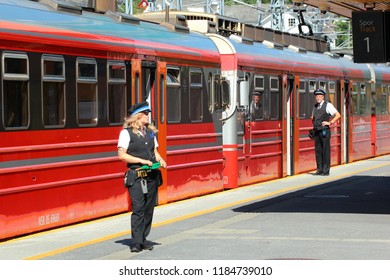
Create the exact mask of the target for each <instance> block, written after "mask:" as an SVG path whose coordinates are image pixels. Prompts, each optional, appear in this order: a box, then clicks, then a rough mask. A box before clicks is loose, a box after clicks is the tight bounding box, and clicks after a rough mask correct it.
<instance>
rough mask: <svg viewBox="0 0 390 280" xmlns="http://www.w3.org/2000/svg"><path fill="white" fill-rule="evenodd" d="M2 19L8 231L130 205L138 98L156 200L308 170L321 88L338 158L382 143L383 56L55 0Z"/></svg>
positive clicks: (354, 156) (19, 5) (387, 75)
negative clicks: (375, 58) (365, 59)
mask: <svg viewBox="0 0 390 280" xmlns="http://www.w3.org/2000/svg"><path fill="white" fill-rule="evenodd" d="M45 3H48V1H46V2H45ZM0 26H1V28H0V54H1V61H0V66H1V75H0V78H1V81H0V83H1V88H0V96H1V99H0V100H1V101H0V102H1V103H0V133H1V137H0V239H2V240H4V239H8V238H12V237H15V236H20V235H24V234H28V233H32V232H38V231H42V230H46V229H50V228H55V227H59V226H63V225H68V224H72V223H77V222H81V221H85V220H90V219H94V218H98V217H103V216H108V215H113V214H117V213H122V212H126V211H129V210H131V205H130V204H129V200H128V197H127V196H128V194H127V192H126V190H125V189H124V187H123V175H124V171H125V166H124V165H123V163H122V162H120V161H119V160H118V159H117V149H116V144H117V139H118V135H119V132H120V130H121V127H122V122H123V118H124V116H125V114H126V111H127V108H129V106H131V104H134V103H135V102H138V101H142V100H148V101H149V103H150V104H151V108H152V113H151V116H150V117H151V120H153V121H154V122H155V124H156V126H157V127H158V129H159V134H158V141H159V151H160V153H161V154H162V155H163V156H164V158H166V159H167V163H168V168H167V169H165V170H163V176H164V185H163V186H162V187H160V189H159V199H158V202H157V203H159V204H166V203H169V202H173V201H177V200H182V199H186V198H190V197H197V196H201V195H204V194H208V193H213V192H219V191H223V190H225V189H229V188H236V187H240V186H244V185H249V184H254V183H259V182H262V181H266V180H272V179H276V178H281V177H285V176H289V175H294V174H299V173H304V172H309V171H311V170H313V169H315V159H314V158H315V157H314V146H313V142H312V141H311V140H310V139H309V138H308V136H307V134H308V131H309V129H311V121H310V115H311V110H312V106H313V104H314V101H315V99H314V97H313V95H312V92H313V90H314V89H316V88H323V89H325V90H326V92H327V93H328V94H327V97H326V98H327V99H328V100H330V101H331V102H332V103H333V104H334V105H335V106H336V108H337V109H338V110H339V111H340V112H341V113H342V116H343V118H342V121H341V122H340V123H339V124H338V125H337V126H332V130H333V131H332V165H339V164H344V163H347V162H353V161H356V160H360V159H365V158H370V157H375V156H378V155H383V154H387V153H389V152H390V137H389V136H390V129H389V128H390V115H389V93H390V67H388V66H386V65H360V64H354V63H353V62H352V61H351V59H349V58H347V57H340V56H337V55H330V54H323V53H315V52H310V51H306V50H305V49H303V48H296V47H293V46H290V47H286V46H281V45H278V44H273V43H270V42H267V41H263V42H262V43H260V42H253V41H251V40H247V39H245V38H242V37H240V36H235V35H233V36H230V37H225V36H221V35H218V34H215V33H209V34H201V33H199V32H191V31H190V30H189V29H188V28H185V27H182V26H179V25H175V24H160V25H159V24H154V23H151V22H146V21H142V20H139V19H137V18H134V17H132V16H126V15H123V14H118V13H106V14H99V13H94V12H91V11H85V10H82V9H80V8H78V7H76V6H73V5H71V4H64V3H63V2H61V4H60V3H59V2H58V3H55V5H49V6H47V5H45V4H42V3H39V2H35V1H18V2H15V3H10V1H5V0H0ZM253 91H257V92H259V93H260V100H261V104H262V112H261V114H260V115H259V116H257V117H256V118H253V116H251V114H250V112H249V110H248V108H249V105H250V98H251V93H252V92H253Z"/></svg>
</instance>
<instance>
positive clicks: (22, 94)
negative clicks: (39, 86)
mask: <svg viewBox="0 0 390 280" xmlns="http://www.w3.org/2000/svg"><path fill="white" fill-rule="evenodd" d="M2 65H3V67H2V77H3V110H2V111H3V125H4V127H5V128H7V129H21V128H27V126H28V125H29V121H30V120H29V115H30V112H29V107H30V104H29V67H28V57H27V54H25V53H17V52H4V53H3V55H2Z"/></svg>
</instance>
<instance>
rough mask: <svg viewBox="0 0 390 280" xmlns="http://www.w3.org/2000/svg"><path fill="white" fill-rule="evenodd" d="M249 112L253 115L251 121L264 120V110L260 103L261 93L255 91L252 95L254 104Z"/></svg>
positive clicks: (252, 103)
mask: <svg viewBox="0 0 390 280" xmlns="http://www.w3.org/2000/svg"><path fill="white" fill-rule="evenodd" d="M249 112H250V113H251V120H252V121H254V120H258V119H261V118H263V108H262V104H261V103H260V92H258V91H254V92H253V93H252V102H251V106H250V108H249Z"/></svg>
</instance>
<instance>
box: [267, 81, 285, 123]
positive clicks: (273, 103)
mask: <svg viewBox="0 0 390 280" xmlns="http://www.w3.org/2000/svg"><path fill="white" fill-rule="evenodd" d="M279 89H280V79H279V78H278V77H270V91H271V96H270V106H269V116H270V118H271V120H279V119H281V110H280V108H281V106H280V103H281V100H282V97H281V92H280V90H279ZM267 104H269V103H267ZM264 113H265V114H266V108H265V107H264Z"/></svg>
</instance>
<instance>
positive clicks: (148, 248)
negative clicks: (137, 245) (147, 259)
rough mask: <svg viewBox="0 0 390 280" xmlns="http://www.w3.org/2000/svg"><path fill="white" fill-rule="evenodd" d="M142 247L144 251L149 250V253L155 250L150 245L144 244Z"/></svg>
mask: <svg viewBox="0 0 390 280" xmlns="http://www.w3.org/2000/svg"><path fill="white" fill-rule="evenodd" d="M142 247H143V249H144V250H149V251H151V250H153V248H154V246H153V245H152V244H150V243H144V245H142Z"/></svg>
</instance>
